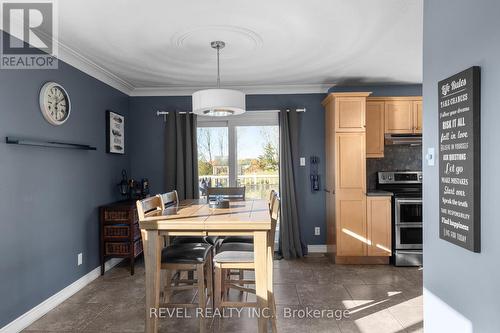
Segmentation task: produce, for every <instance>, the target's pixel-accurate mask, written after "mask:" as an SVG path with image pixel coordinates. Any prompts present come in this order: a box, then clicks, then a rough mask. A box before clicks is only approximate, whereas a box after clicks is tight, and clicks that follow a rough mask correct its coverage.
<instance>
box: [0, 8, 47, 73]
mask: <svg viewBox="0 0 500 333" xmlns="http://www.w3.org/2000/svg"><path fill="white" fill-rule="evenodd" d="M0 17H1V19H2V22H1V28H2V30H3V32H2V33H1V46H0V47H1V50H0V54H1V62H0V68H2V69H56V68H57V58H56V57H57V43H54V40H56V38H57V25H56V15H55V3H54V2H53V1H47V0H45V1H36V0H35V1H33V0H32V1H30V2H23V1H12V0H11V1H2V2H1V15H0Z"/></svg>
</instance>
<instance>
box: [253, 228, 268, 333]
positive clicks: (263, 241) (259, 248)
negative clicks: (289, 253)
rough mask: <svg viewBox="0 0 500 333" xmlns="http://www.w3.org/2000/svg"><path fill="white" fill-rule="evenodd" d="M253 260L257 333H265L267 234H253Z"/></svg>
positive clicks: (266, 314)
mask: <svg viewBox="0 0 500 333" xmlns="http://www.w3.org/2000/svg"><path fill="white" fill-rule="evenodd" d="M254 260H255V291H256V296H257V304H258V306H259V308H260V316H259V333H264V332H267V322H268V320H267V318H265V317H264V316H268V315H269V314H270V312H269V304H268V286H267V279H268V275H267V267H268V261H267V260H268V259H267V232H266V231H255V232H254Z"/></svg>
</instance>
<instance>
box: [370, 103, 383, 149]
mask: <svg viewBox="0 0 500 333" xmlns="http://www.w3.org/2000/svg"><path fill="white" fill-rule="evenodd" d="M384 114H385V110H384V102H383V101H376V102H366V157H367V158H379V157H384V126H385V116H384Z"/></svg>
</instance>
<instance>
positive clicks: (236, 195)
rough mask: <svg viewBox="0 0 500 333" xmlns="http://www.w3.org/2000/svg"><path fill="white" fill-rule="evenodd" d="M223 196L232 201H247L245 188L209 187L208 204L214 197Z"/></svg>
mask: <svg viewBox="0 0 500 333" xmlns="http://www.w3.org/2000/svg"><path fill="white" fill-rule="evenodd" d="M215 196H221V197H223V198H224V199H228V200H230V201H236V200H239V201H245V187H244V186H243V187H209V188H207V202H209V201H210V199H211V198H212V197H215Z"/></svg>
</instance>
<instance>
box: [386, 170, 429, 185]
mask: <svg viewBox="0 0 500 333" xmlns="http://www.w3.org/2000/svg"><path fill="white" fill-rule="evenodd" d="M422 181H423V174H422V171H381V172H379V173H378V183H379V184H422Z"/></svg>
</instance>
